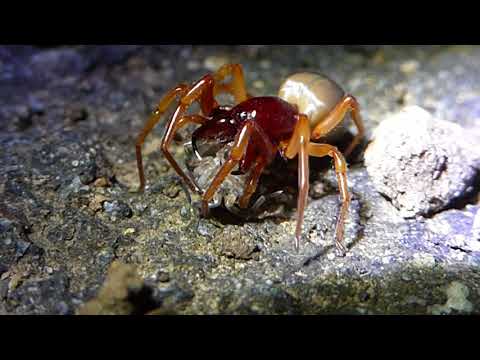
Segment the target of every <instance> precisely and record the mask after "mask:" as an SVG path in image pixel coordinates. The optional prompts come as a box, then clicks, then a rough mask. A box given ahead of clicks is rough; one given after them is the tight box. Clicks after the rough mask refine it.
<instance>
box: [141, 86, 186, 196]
mask: <svg viewBox="0 0 480 360" xmlns="http://www.w3.org/2000/svg"><path fill="white" fill-rule="evenodd" d="M187 90H188V86H187V85H185V84H180V85H178V86H177V87H175V88H173V89H172V90H170V91H169V92H168V93H167V94H166V95H165V96H164V97H163V99H162V100H161V101H160V102H159V103H158V105H157V108H156V110H155V111H154V112H153V114H152V115H151V116H150V118H149V119H148V121H147V123H146V124H145V127H144V128H143V129H142V131H141V132H140V134H139V135H138V137H137V142H136V144H135V150H136V156H137V167H138V175H139V178H140V187H139V191H144V190H145V173H144V170H143V159H142V145H143V143H144V142H145V138H146V137H147V135H148V134H150V132H151V131H152V130H153V128H154V127H155V125H156V124H157V123H158V122H159V121H160V119H161V117H162V115H163V113H164V112H165V111H166V110H167V109H168V107H169V106H170V105H171V103H172V102H173V101H174V100H175V99H176V97H177V96H178V95H181V94H184V93H186V91H187Z"/></svg>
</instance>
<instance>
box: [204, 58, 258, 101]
mask: <svg viewBox="0 0 480 360" xmlns="http://www.w3.org/2000/svg"><path fill="white" fill-rule="evenodd" d="M230 75H231V76H232V81H231V83H229V84H222V83H221V81H223V79H225V78H226V77H227V76H230ZM213 77H214V79H215V88H214V90H213V93H214V95H217V94H219V93H220V92H226V93H230V94H232V95H233V96H234V98H235V101H236V102H237V104H238V103H241V102H243V101H245V100H247V99H248V98H249V97H250V96H249V95H248V93H247V88H246V86H245V77H244V75H243V69H242V65H240V64H226V65H223V66H222V67H220V69H218V71H217V72H216V73H215V74H213Z"/></svg>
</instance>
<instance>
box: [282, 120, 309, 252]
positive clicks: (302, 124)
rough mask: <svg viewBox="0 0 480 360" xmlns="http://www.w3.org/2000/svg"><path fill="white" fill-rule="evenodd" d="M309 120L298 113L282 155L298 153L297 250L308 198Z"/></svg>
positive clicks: (293, 155) (288, 155) (292, 156)
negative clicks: (290, 136) (295, 123)
mask: <svg viewBox="0 0 480 360" xmlns="http://www.w3.org/2000/svg"><path fill="white" fill-rule="evenodd" d="M309 146H310V122H309V120H308V117H307V116H306V115H303V114H300V115H299V116H298V122H297V125H296V126H295V130H294V131H293V135H292V138H291V139H290V141H289V143H288V145H287V146H286V149H285V152H284V155H285V156H286V157H287V158H289V159H292V158H294V157H295V156H296V155H297V154H298V190H299V194H298V200H297V227H296V230H295V249H296V250H297V251H298V248H299V245H300V238H301V236H302V225H303V218H304V213H305V206H306V205H307V200H308V189H309V186H310V183H309V166H308V165H309V164H308V155H309Z"/></svg>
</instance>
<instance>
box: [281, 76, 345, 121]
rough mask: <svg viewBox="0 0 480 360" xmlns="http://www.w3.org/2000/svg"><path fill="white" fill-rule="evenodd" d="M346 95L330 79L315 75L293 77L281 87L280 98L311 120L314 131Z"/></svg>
mask: <svg viewBox="0 0 480 360" xmlns="http://www.w3.org/2000/svg"><path fill="white" fill-rule="evenodd" d="M344 95H345V92H344V91H343V89H342V88H341V87H340V86H339V85H338V84H337V83H336V82H334V81H333V80H331V79H329V78H328V77H326V76H324V75H321V74H315V73H306V72H304V73H297V74H294V75H291V76H290V77H288V78H287V80H285V82H284V83H283V84H282V86H281V87H280V90H279V92H278V96H279V97H280V98H282V99H283V100H285V101H287V102H289V103H290V104H295V105H296V106H297V107H298V111H299V112H300V113H302V114H305V115H307V116H308V118H309V119H310V127H311V128H312V129H313V128H314V127H315V126H316V125H318V124H319V123H320V122H321V121H322V119H323V118H324V117H325V116H326V115H327V114H328V113H329V112H330V111H331V110H332V109H333V108H334V107H335V105H337V104H338V103H339V102H340V100H341V99H342V98H343V96H344Z"/></svg>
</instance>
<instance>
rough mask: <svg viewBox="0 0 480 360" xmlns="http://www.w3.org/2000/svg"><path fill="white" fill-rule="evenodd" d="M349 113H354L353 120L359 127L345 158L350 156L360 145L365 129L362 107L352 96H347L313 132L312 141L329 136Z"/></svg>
mask: <svg viewBox="0 0 480 360" xmlns="http://www.w3.org/2000/svg"><path fill="white" fill-rule="evenodd" d="M348 111H351V112H352V119H353V122H354V123H355V126H356V127H357V131H358V132H357V134H356V135H355V137H354V138H353V140H352V142H351V143H350V145H349V146H348V148H347V149H346V150H345V151H344V153H345V156H348V155H349V154H350V153H351V152H352V151H353V149H354V148H355V147H356V146H357V145H358V144H359V142H360V140H361V139H362V137H363V135H364V133H365V128H364V126H363V120H362V117H361V115H360V106H359V105H358V102H357V100H356V99H355V98H354V97H353V96H352V95H346V96H344V97H343V99H342V100H341V101H340V102H339V103H338V104H337V106H335V107H334V108H333V110H332V111H331V112H330V113H329V114H328V115H327V116H326V117H325V119H323V120H322V121H321V122H320V123H319V124H318V125H317V126H316V127H315V129H313V131H312V139H314V140H317V139H320V138H321V137H323V136H325V135H327V134H328V133H329V132H330V131H332V130H333V129H334V128H335V127H336V126H337V125H338V124H339V123H340V122H341V121H342V120H343V119H344V118H345V115H346V114H347V112H348Z"/></svg>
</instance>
